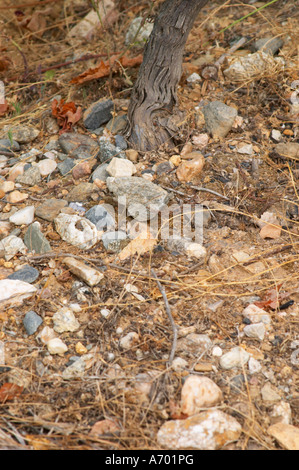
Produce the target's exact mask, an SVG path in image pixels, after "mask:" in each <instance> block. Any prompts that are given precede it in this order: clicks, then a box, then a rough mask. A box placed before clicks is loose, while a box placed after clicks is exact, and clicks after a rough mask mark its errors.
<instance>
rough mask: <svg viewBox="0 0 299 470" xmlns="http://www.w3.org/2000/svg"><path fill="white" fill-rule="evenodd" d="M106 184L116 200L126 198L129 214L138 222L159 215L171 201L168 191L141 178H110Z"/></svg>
mask: <svg viewBox="0 0 299 470" xmlns="http://www.w3.org/2000/svg"><path fill="white" fill-rule="evenodd" d="M106 183H107V187H108V189H109V191H111V192H112V193H113V194H114V196H115V198H125V201H126V206H127V211H128V214H129V215H131V216H132V217H133V218H135V219H136V220H138V221H145V220H147V219H148V218H149V217H151V216H154V215H155V214H157V212H158V211H159V210H161V209H162V208H163V206H164V205H165V204H167V202H168V201H169V199H170V196H169V194H168V193H167V191H165V190H164V189H162V188H161V187H160V186H158V185H156V184H154V183H152V182H150V181H147V180H144V179H143V178H141V177H137V176H130V177H123V178H122V177H118V178H113V177H110V178H107V181H106Z"/></svg>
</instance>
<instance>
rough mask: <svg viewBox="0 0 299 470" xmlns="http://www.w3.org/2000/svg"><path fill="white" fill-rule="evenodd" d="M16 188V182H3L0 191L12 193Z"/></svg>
mask: <svg viewBox="0 0 299 470" xmlns="http://www.w3.org/2000/svg"><path fill="white" fill-rule="evenodd" d="M14 188H15V183H14V181H2V182H1V184H0V189H1V190H2V191H4V192H5V193H9V192H10V191H13V190H14Z"/></svg>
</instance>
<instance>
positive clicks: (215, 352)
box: [212, 346, 223, 357]
mask: <svg viewBox="0 0 299 470" xmlns="http://www.w3.org/2000/svg"><path fill="white" fill-rule="evenodd" d="M222 354H223V351H222V349H221V348H220V347H219V346H214V347H213V349H212V356H215V357H221V356H222Z"/></svg>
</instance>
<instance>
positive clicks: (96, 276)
mask: <svg viewBox="0 0 299 470" xmlns="http://www.w3.org/2000/svg"><path fill="white" fill-rule="evenodd" d="M63 262H64V263H65V264H66V265H67V267H68V268H69V270H70V271H71V272H72V273H73V274H75V275H76V276H78V277H79V278H80V279H82V280H83V281H84V282H86V283H87V284H88V285H89V286H91V287H93V286H96V285H97V284H99V282H100V281H101V280H102V279H103V277H104V275H103V274H102V273H101V272H99V271H98V270H97V269H94V268H91V267H90V266H87V265H86V264H85V263H83V262H82V261H79V260H77V259H75V258H71V257H66V258H63Z"/></svg>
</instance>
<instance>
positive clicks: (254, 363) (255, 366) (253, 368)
mask: <svg viewBox="0 0 299 470" xmlns="http://www.w3.org/2000/svg"><path fill="white" fill-rule="evenodd" d="M261 370H262V365H261V363H260V362H259V361H258V360H257V359H254V357H250V358H249V361H248V371H249V373H250V374H258V373H259V372H261Z"/></svg>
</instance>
